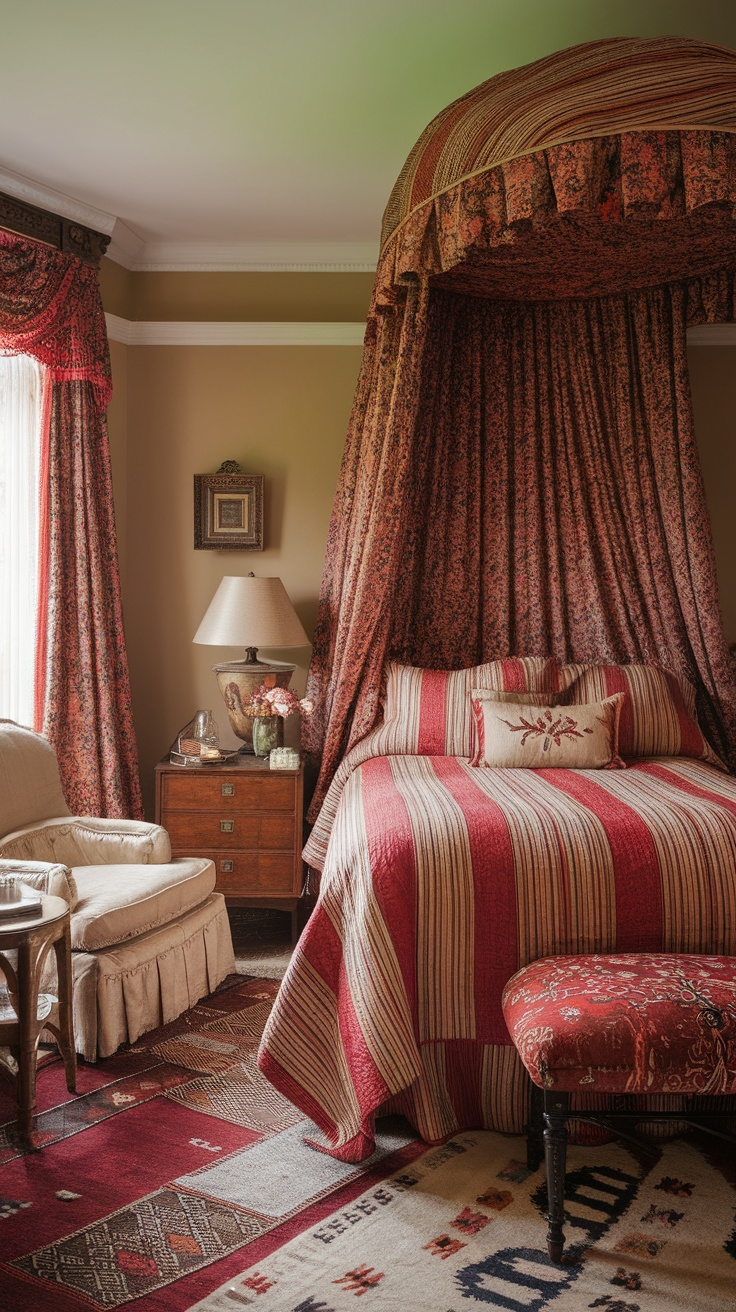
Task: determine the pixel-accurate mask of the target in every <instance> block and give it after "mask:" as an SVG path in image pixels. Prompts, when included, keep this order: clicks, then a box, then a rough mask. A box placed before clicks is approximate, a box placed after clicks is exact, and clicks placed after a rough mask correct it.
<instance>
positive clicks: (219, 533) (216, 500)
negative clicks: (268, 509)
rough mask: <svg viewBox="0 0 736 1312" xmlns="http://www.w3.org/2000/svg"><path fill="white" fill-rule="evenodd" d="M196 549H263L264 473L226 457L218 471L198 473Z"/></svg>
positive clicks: (195, 512)
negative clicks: (246, 469) (244, 468)
mask: <svg viewBox="0 0 736 1312" xmlns="http://www.w3.org/2000/svg"><path fill="white" fill-rule="evenodd" d="M194 547H195V550H196V551H207V550H210V551H263V475H262V474H244V473H243V472H242V470H241V468H240V465H239V464H238V463H237V461H236V460H225V461H223V463H222V464H221V465H220V468H219V469H218V471H217V473H216V474H195V475H194Z"/></svg>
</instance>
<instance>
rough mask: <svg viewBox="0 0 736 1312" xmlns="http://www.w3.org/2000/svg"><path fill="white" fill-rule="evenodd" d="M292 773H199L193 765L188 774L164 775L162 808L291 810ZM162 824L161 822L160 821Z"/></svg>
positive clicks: (184, 809)
mask: <svg viewBox="0 0 736 1312" xmlns="http://www.w3.org/2000/svg"><path fill="white" fill-rule="evenodd" d="M296 778H297V776H296V775H293V774H290V775H283V774H282V775H277V774H276V772H274V773H273V774H271V775H269V774H268V773H267V771H265V770H264V771H263V772H261V773H260V774H255V773H253V774H237V773H236V772H235V771H234V770H231V771H226V770H223V771H222V773H221V774H210V773H208V774H206V775H205V774H200V773H199V772H198V770H197V769H196V767H193V768H192V770H191V771H190V772H189V773H188V774H178V775H170V774H169V775H166V776H165V778H164V780H163V789H162V799H161V803H162V811H164V812H166V811H191V810H192V809H195V808H196V810H198V811H221V810H223V811H224V810H225V809H227V808H228V807H229V808H232V809H233V810H243V809H244V808H245V809H247V810H249V811H289V812H292V813H293V811H294V804H295V799H296ZM161 823H162V824H164V827H165V822H164V821H162V822H161Z"/></svg>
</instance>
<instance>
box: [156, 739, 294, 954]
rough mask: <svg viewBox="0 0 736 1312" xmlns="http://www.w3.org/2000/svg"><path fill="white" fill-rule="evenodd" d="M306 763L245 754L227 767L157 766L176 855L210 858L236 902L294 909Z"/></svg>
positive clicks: (162, 811) (162, 810)
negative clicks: (286, 764) (294, 765)
mask: <svg viewBox="0 0 736 1312" xmlns="http://www.w3.org/2000/svg"><path fill="white" fill-rule="evenodd" d="M303 791H304V767H303V766H300V768H299V769H298V770H271V769H270V767H269V764H268V761H267V760H263V759H261V758H260V757H257V756H241V757H238V759H237V760H236V761H235V762H233V763H229V764H227V765H210V766H207V765H200V766H181V765H171V764H170V762H169V761H168V759H166V760H163V761H161V762H159V764H158V765H157V766H156V822H157V824H160V825H163V827H164V829H166V830H168V832H169V836H170V838H171V848H172V853H173V855H174V856H175V857H177V856H200V857H209V859H210V861H214V864H215V870H216V871H217V884H216V888H217V892H218V893H224V895H225V901H226V902H227V904H228V906H231V907H276V908H278V909H279V910H282V911H290V912H291V933H292V940H293V941H294V942H296V936H297V906H298V903H299V898H300V896H301V892H302V886H303V865H302V858H301V849H302V837H303V836H302V810H303V801H302V799H303Z"/></svg>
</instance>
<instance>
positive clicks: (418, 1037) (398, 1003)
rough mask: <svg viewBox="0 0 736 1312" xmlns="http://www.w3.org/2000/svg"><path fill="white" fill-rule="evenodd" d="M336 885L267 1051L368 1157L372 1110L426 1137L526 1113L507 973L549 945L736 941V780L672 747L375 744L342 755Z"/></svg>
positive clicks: (312, 1107) (337, 1134) (273, 1064)
mask: <svg viewBox="0 0 736 1312" xmlns="http://www.w3.org/2000/svg"><path fill="white" fill-rule="evenodd" d="M339 791H340V795H339V800H337V801H335V803H334V808H333V814H334V824H333V826H332V832H331V836H330V839H329V845H328V847H327V854H326V859H325V862H324V873H323V880H322V891H321V894H320V900H319V902H318V905H317V908H316V910H315V912H314V914H313V916H312V918H311V920H310V921H309V924H308V925H307V928H306V930H305V932H304V934H303V936H302V938H301V941H300V943H299V946H298V948H297V950H296V952H295V955H294V958H293V960H292V963H291V966H290V968H289V971H288V973H287V975H286V978H285V979H284V982H283V985H282V988H281V991H280V993H279V997H278V999H277V1002H276V1005H275V1007H274V1010H273V1013H272V1016H271V1019H270V1021H269V1024H268V1026H267V1028H266V1031H265V1034H264V1037H263V1043H262V1047H261V1052H260V1056H259V1062H260V1065H261V1069H262V1070H263V1071H264V1072H265V1074H266V1075H267V1076H268V1078H269V1079H270V1080H271V1081H272V1083H273V1084H275V1085H276V1087H277V1088H279V1089H280V1090H281V1091H282V1092H283V1093H284V1094H285V1095H286V1096H287V1097H288V1098H290V1099H291V1100H292V1101H293V1102H295V1103H296V1104H297V1105H298V1106H299V1107H301V1108H302V1109H303V1110H304V1111H305V1112H306V1114H307V1115H309V1116H311V1117H312V1119H313V1120H314V1121H315V1122H316V1123H317V1124H318V1125H319V1126H320V1128H321V1129H322V1130H323V1132H324V1133H325V1135H326V1137H327V1140H328V1144H329V1150H330V1151H332V1152H333V1153H334V1154H335V1156H338V1157H340V1158H342V1159H344V1160H347V1161H360V1160H362V1159H363V1158H364V1157H366V1156H367V1155H368V1154H369V1153H370V1152H371V1151H372V1147H373V1118H374V1115H375V1114H376V1112H377V1111H378V1110H379V1109H381V1110H387V1111H401V1112H403V1113H405V1114H406V1115H407V1116H408V1118H409V1119H410V1120H411V1122H412V1123H413V1124H414V1125H415V1126H416V1128H417V1130H418V1131H419V1133H420V1134H421V1135H422V1137H423V1138H424V1139H426V1140H428V1141H430V1142H432V1141H436V1140H439V1139H442V1138H443V1137H445V1136H447V1135H449V1134H451V1133H454V1132H456V1131H457V1130H459V1129H462V1128H468V1127H477V1126H487V1127H493V1128H496V1129H499V1130H504V1131H514V1132H518V1131H520V1129H521V1127H522V1125H523V1122H524V1119H525V1096H526V1095H525V1088H526V1084H525V1077H524V1074H523V1071H522V1068H521V1065H520V1063H519V1062H518V1060H517V1058H516V1055H515V1052H514V1049H513V1048H512V1047H511V1045H510V1040H509V1037H508V1034H507V1031H506V1027H505V1025H504V1021H503V1017H502V1014H501V992H502V989H503V986H504V984H505V983H506V981H507V980H508V979H509V978H510V976H511V975H512V974H513V973H514V971H516V970H517V969H518V967H519V966H521V965H523V964H524V963H526V962H528V961H532V960H535V959H537V958H539V957H542V956H546V955H547V954H552V953H565V952H570V953H578V952H610V951H614V950H617V951H642V950H644V951H646V950H651V951H655V950H656V951H660V950H672V951H677V952H714V953H729V954H730V953H736V780H735V779H734V778H733V777H731V776H729V775H726V774H724V773H723V772H721V771H719V770H716V769H714V768H713V767H712V766H710V765H708V764H707V763H705V762H703V761H698V760H693V759H688V758H681V757H662V758H656V759H647V760H638V761H636V762H631V763H629V768H628V769H626V770H621V771H604V770H555V769H550V770H494V769H476V768H473V767H472V766H470V765H469V764H468V762H467V761H466V760H462V759H459V758H456V757H447V756H401V755H396V756H373V757H369V758H368V759H365V760H363V761H362V762H361V763H359V764H357V765H355V764H354V766H353V768H352V769H350V770H349V771H346V773H345V774H344V775H343V778H342V779H341V781H340V788H339Z"/></svg>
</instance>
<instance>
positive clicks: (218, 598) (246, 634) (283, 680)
mask: <svg viewBox="0 0 736 1312" xmlns="http://www.w3.org/2000/svg"><path fill="white" fill-rule="evenodd" d="M193 641H194V642H198V643H204V644H206V645H207V646H211V647H244V648H245V659H244V660H242V661H228V662H226V663H225V664H222V665H215V666H213V669H214V671H215V674H216V675H217V684H218V687H219V689H220V692H221V693H222V697H223V700H224V702H225V706H226V707H227V714H228V719H229V721H230V727H231V728H232V731H233V733H234V734H235V735H236V737H237V738H241V739H242V741H243V744H244V746H243V747H242V748H241V749H240V750H241V751H243V752H252V751H253V720H252V717H250V716H248V715H245V714H244V711H243V707H244V706H247V705H248V703H249V702H250V700H251V698H252V696H253V693H254V692H255V691H256V689H257V688H260V686H261V684H265V685H266V687H267V688H274V687H276V686H279V687H281V688H288V686H289V681H290V679H291V676H292V674H293V673H294V670H295V669H296V666H295V665H285V664H284V663H283V662H281V661H260V660H259V659H258V648H259V647H277V648H279V647H308V646H309V638H308V637H307V635H306V633H305V632H304V629H303V628H302V625H301V621H300V620H299V617H298V615H297V613H296V611H295V610H294V607H293V606H292V604H291V602H290V600H289V595H288V593H287V591H286V588H285V587H284V585H283V583H282V582H281V579H262V578H256V577H255V576H254V575H253V574H248V575H246V576H242V575H239V576H237V577H236V576H233V575H226V576H225V578H224V579H223V580H222V582H221V583H220V586H219V587H218V589H217V592H216V593H215V595H214V597H213V598H212V601H211V602H210V604H209V606H208V607H207V610H206V611H205V614H204V617H203V619H202V622H201V624H200V626H199V628H198V629H197V632H196V633H195V635H194V638H193Z"/></svg>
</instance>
